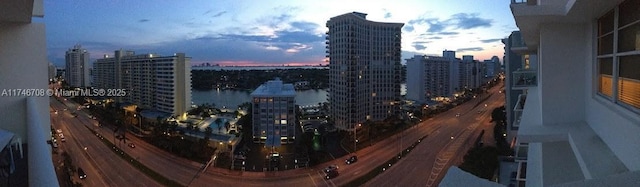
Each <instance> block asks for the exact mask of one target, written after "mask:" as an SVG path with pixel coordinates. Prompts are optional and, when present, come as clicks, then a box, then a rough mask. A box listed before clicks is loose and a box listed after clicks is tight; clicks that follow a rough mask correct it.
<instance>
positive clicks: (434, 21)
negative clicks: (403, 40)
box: [405, 13, 493, 35]
mask: <svg viewBox="0 0 640 187" xmlns="http://www.w3.org/2000/svg"><path fill="white" fill-rule="evenodd" d="M478 15H479V14H477V13H472V14H467V13H458V14H453V15H451V17H449V19H446V20H440V18H437V17H419V18H417V19H412V20H409V21H408V22H407V24H406V25H405V30H406V31H408V32H411V31H413V30H414V26H415V25H426V26H428V29H427V33H438V34H443V35H455V34H458V33H457V32H451V31H450V30H451V29H463V30H467V29H473V28H479V27H491V23H492V22H493V20H491V19H484V18H480V17H479V16H478ZM453 33H455V34H453Z"/></svg>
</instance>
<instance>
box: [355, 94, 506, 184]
mask: <svg viewBox="0 0 640 187" xmlns="http://www.w3.org/2000/svg"><path fill="white" fill-rule="evenodd" d="M499 87H500V86H495V87H494V88H492V89H490V90H489V93H487V94H485V95H486V96H488V95H490V97H489V98H488V99H487V100H485V101H483V102H481V101H482V97H480V98H476V99H474V100H471V101H469V102H467V103H465V104H463V105H461V106H458V107H456V108H454V109H452V110H449V111H447V112H444V113H442V114H440V115H438V116H437V117H435V118H432V119H431V120H428V121H426V124H421V126H419V127H418V128H417V129H416V130H415V131H413V132H409V135H408V136H411V133H415V132H420V134H428V137H427V138H425V139H424V143H420V144H418V146H416V147H415V148H414V149H413V151H412V152H410V153H409V155H407V157H405V158H403V159H402V160H400V161H399V162H398V163H396V165H395V166H393V167H391V168H390V169H389V170H387V171H386V172H384V173H383V174H381V175H378V176H377V177H376V178H374V179H373V180H370V181H369V182H367V183H366V185H365V186H437V184H438V183H439V182H440V181H441V180H442V178H444V175H445V174H446V172H447V170H448V168H449V167H451V165H459V164H460V163H461V161H462V158H463V157H464V155H465V154H466V152H467V150H468V149H469V148H471V147H472V146H473V143H474V141H475V140H476V138H477V137H478V136H479V134H480V132H481V131H482V130H485V134H484V136H483V138H482V139H483V140H482V141H483V142H486V143H485V145H486V144H489V145H491V144H492V145H495V141H494V140H493V137H492V136H493V123H491V122H489V121H490V120H491V111H492V110H493V109H494V108H496V107H500V106H502V105H504V94H500V93H498V90H499ZM479 102H481V103H479ZM484 104H487V106H486V107H485V105H484ZM476 105H477V106H476ZM474 106H475V107H474ZM479 111H480V113H478V112H479ZM458 113H460V116H459V117H456V114H458ZM413 137H417V136H413ZM452 137H453V138H452ZM405 139H411V138H410V137H406V138H405Z"/></svg>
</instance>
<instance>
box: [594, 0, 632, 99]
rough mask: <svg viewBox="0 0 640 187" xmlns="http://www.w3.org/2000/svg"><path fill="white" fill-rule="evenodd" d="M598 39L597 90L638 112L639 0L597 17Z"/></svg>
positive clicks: (628, 1) (624, 3) (627, 0)
mask: <svg viewBox="0 0 640 187" xmlns="http://www.w3.org/2000/svg"><path fill="white" fill-rule="evenodd" d="M597 40H598V45H597V51H598V60H597V62H596V64H597V65H596V66H597V68H596V70H597V84H598V85H597V92H598V93H599V94H600V95H602V96H605V97H607V98H608V99H609V100H611V101H613V102H616V103H619V104H621V105H623V106H627V107H631V108H634V110H635V111H640V110H639V109H640V0H626V1H624V2H623V3H621V4H620V5H619V6H618V7H616V8H614V9H613V10H611V11H609V12H607V13H606V14H604V15H603V16H602V17H600V18H599V19H598V35H597Z"/></svg>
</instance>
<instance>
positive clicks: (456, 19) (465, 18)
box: [449, 13, 493, 29]
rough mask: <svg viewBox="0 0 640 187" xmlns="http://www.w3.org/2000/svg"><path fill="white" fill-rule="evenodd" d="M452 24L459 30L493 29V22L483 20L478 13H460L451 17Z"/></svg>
mask: <svg viewBox="0 0 640 187" xmlns="http://www.w3.org/2000/svg"><path fill="white" fill-rule="evenodd" d="M449 20H450V21H451V22H452V24H454V25H455V26H456V28H459V29H473V28H478V27H491V23H492V22H493V21H492V20H491V19H483V18H480V17H478V14H477V13H472V14H467V13H458V14H454V15H452V16H451V18H450V19H449Z"/></svg>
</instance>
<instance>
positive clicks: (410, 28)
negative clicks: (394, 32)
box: [403, 25, 414, 32]
mask: <svg viewBox="0 0 640 187" xmlns="http://www.w3.org/2000/svg"><path fill="white" fill-rule="evenodd" d="M403 29H404V30H405V31H407V32H411V31H413V30H414V28H413V25H404V27H403Z"/></svg>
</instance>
